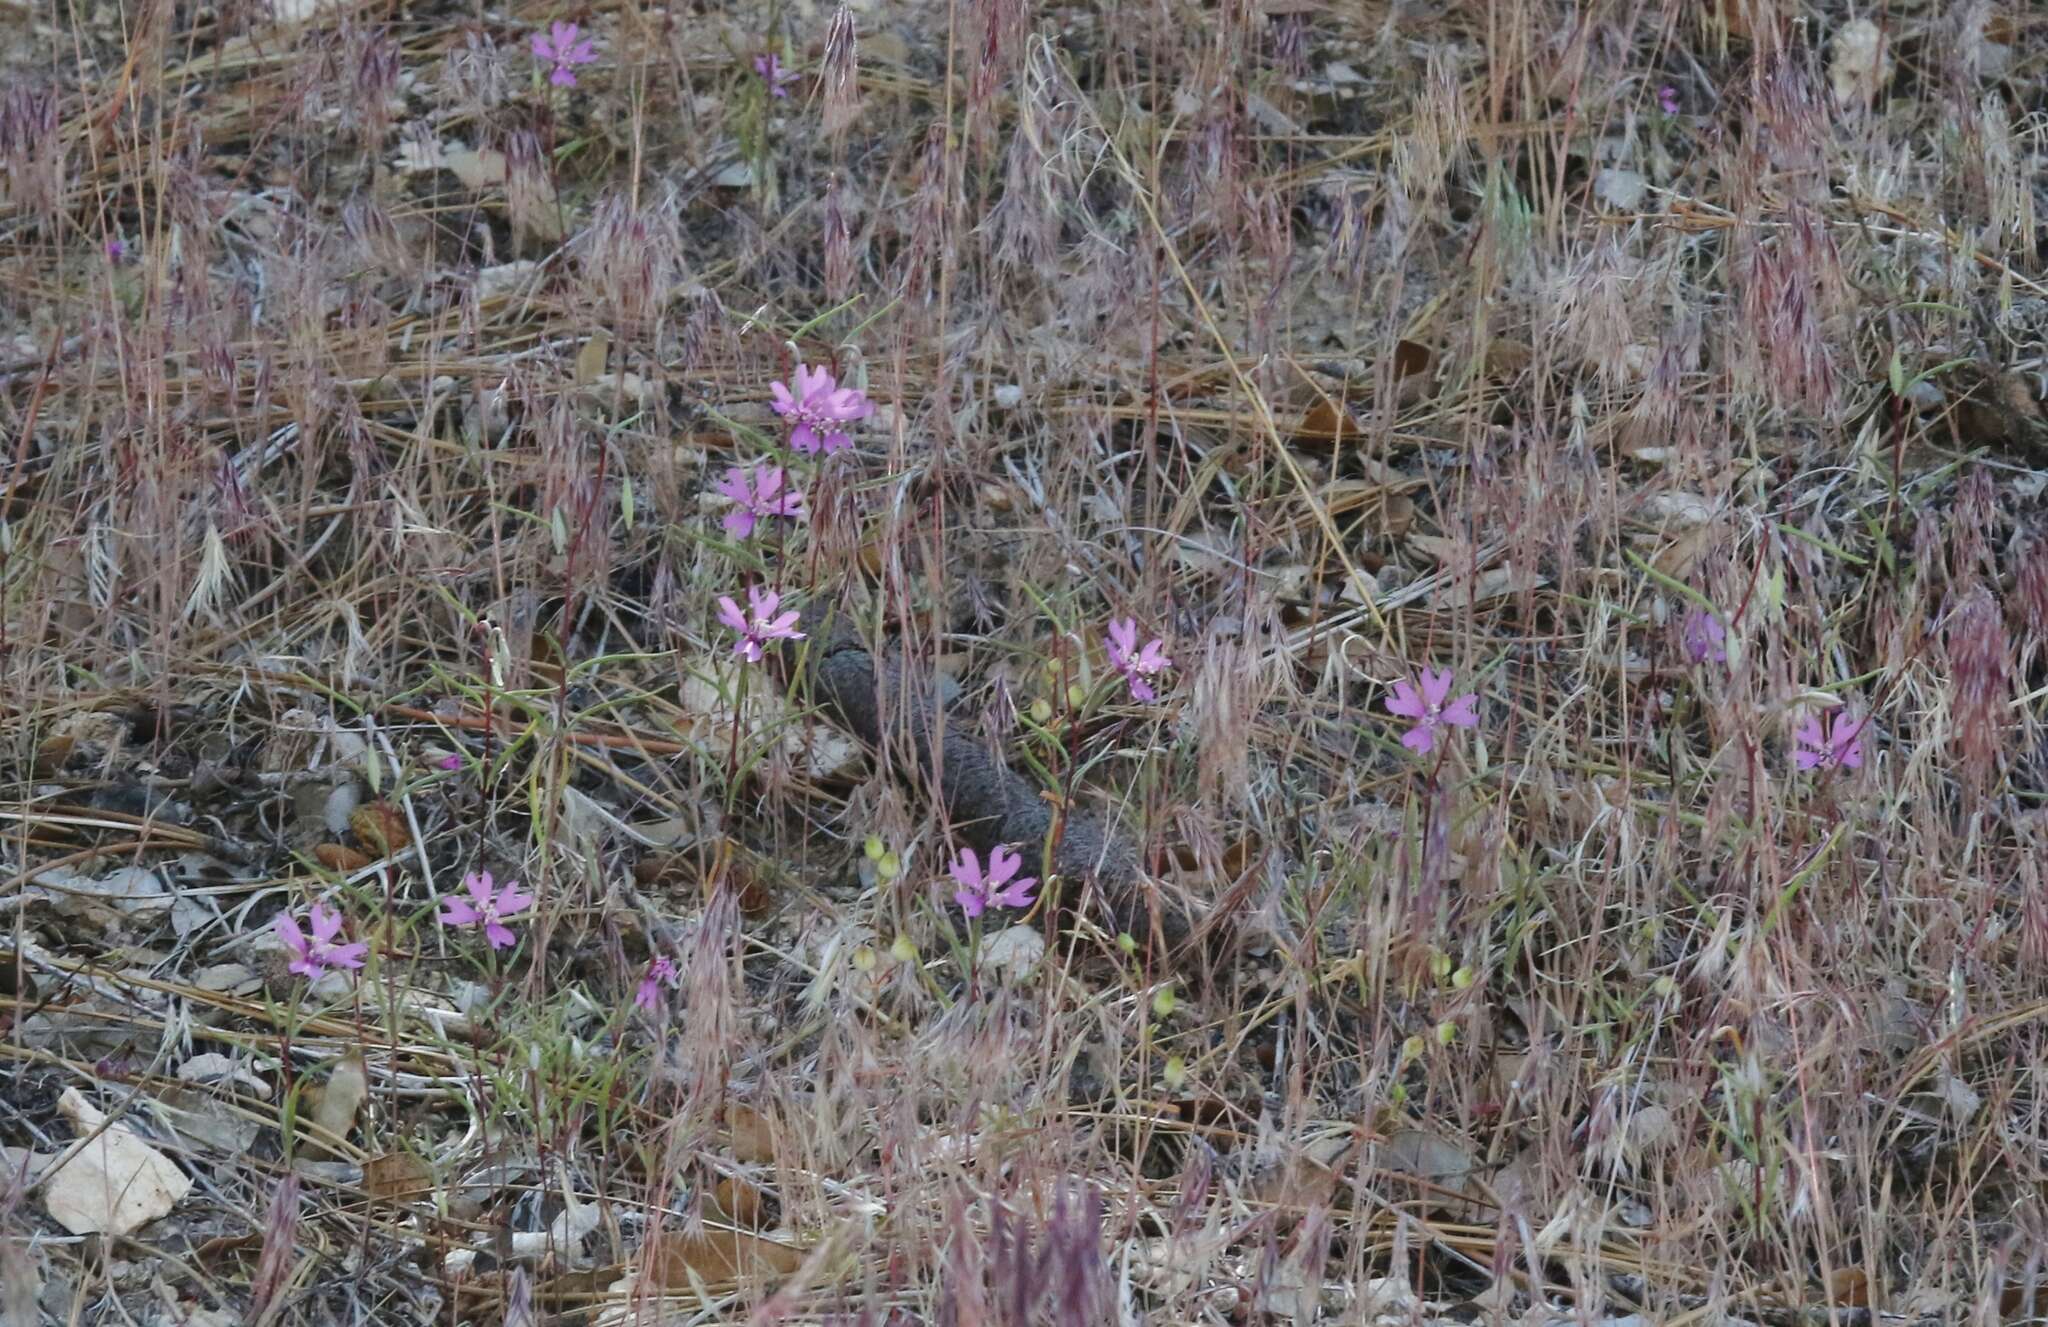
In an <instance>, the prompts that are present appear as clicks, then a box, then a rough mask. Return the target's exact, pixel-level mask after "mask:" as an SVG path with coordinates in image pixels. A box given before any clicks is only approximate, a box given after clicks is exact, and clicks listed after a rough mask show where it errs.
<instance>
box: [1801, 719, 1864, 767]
mask: <svg viewBox="0 0 2048 1327" xmlns="http://www.w3.org/2000/svg"><path fill="white" fill-rule="evenodd" d="M1867 722H1868V721H1867V720H1861V719H1857V718H1855V717H1854V716H1852V715H1851V714H1850V713H1849V711H1847V710H1845V709H1843V710H1836V711H1834V712H1833V713H1832V714H1830V715H1829V716H1828V717H1827V718H1826V719H1825V720H1823V719H1822V718H1821V716H1820V715H1818V714H1813V715H1808V716H1807V719H1806V722H1805V723H1802V724H1800V725H1799V728H1798V731H1796V732H1794V733H1793V734H1792V740H1793V742H1794V743H1795V746H1794V749H1793V752H1792V763H1793V764H1795V765H1797V766H1798V767H1799V768H1800V769H1855V768H1856V767H1857V766H1859V765H1861V764H1862V763H1863V729H1864V726H1865V724H1866V723H1867Z"/></svg>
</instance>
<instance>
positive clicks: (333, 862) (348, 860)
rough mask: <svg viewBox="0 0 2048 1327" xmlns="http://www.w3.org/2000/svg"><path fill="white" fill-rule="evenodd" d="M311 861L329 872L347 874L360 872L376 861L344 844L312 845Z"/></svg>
mask: <svg viewBox="0 0 2048 1327" xmlns="http://www.w3.org/2000/svg"><path fill="white" fill-rule="evenodd" d="M313 860H314V861H316V862H318V863H320V865H322V866H324V867H326V868H327V869H328V870H330V871H342V872H348V871H360V870H362V869H363V868H364V867H365V866H368V865H369V864H370V863H371V862H374V861H376V860H377V859H376V858H375V857H372V856H370V855H369V854H368V853H363V852H357V851H356V850H355V849H354V848H351V847H348V846H346V845H344V844H340V843H316V844H314V845H313Z"/></svg>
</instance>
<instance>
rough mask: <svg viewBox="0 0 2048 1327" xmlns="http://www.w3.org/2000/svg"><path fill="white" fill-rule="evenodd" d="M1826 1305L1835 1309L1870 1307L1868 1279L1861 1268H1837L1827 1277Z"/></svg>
mask: <svg viewBox="0 0 2048 1327" xmlns="http://www.w3.org/2000/svg"><path fill="white" fill-rule="evenodd" d="M1828 1303H1829V1304H1831V1305H1833V1306H1835V1307H1836V1308H1844V1309H1867V1308H1869V1307H1870V1277H1869V1276H1868V1275H1866V1274H1865V1273H1864V1271H1863V1269H1862V1268H1861V1267H1837V1268H1836V1269H1835V1270H1834V1273H1833V1274H1832V1275H1830V1276H1829V1277H1828Z"/></svg>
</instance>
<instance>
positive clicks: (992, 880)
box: [947, 844, 1038, 920]
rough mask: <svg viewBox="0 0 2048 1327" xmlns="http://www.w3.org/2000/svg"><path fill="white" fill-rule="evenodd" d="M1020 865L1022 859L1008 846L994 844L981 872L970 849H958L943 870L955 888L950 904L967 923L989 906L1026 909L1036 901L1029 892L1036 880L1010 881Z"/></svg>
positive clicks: (1031, 878)
mask: <svg viewBox="0 0 2048 1327" xmlns="http://www.w3.org/2000/svg"><path fill="white" fill-rule="evenodd" d="M1023 865H1024V859H1023V858H1022V857H1019V856H1018V855H1017V854H1016V853H1014V852H1012V851H1011V850H1010V848H1009V846H1008V845H1006V844H997V845H996V847H995V849H994V851H992V852H990V853H989V855H988V870H987V871H986V872H984V871H983V870H982V869H981V857H980V856H979V855H978V854H977V853H976V852H975V851H974V849H972V848H962V849H961V850H960V855H959V856H958V857H956V858H954V859H953V863H952V865H951V866H949V867H948V868H947V871H948V873H949V874H950V875H951V876H952V877H953V883H954V884H955V885H956V886H958V888H956V889H955V890H954V891H953V901H954V902H955V903H957V904H959V905H960V911H962V912H964V913H966V914H967V916H968V918H969V919H970V920H971V919H973V918H976V917H979V916H981V914H982V913H983V912H986V911H987V910H988V909H989V908H991V907H995V908H1028V907H1030V906H1031V905H1032V903H1033V902H1035V901H1036V899H1037V896H1036V895H1035V894H1033V893H1032V889H1033V887H1034V886H1036V885H1037V884H1038V877H1037V876H1030V875H1027V876H1025V877H1024V878H1023V879H1021V880H1015V879H1012V878H1011V877H1013V876H1015V875H1016V874H1017V869H1018V868H1019V867H1021V866H1023Z"/></svg>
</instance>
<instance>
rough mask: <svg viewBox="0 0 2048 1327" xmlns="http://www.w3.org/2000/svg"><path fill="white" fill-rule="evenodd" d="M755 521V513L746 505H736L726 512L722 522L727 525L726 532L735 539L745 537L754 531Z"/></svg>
mask: <svg viewBox="0 0 2048 1327" xmlns="http://www.w3.org/2000/svg"><path fill="white" fill-rule="evenodd" d="M754 522H755V516H754V513H752V512H750V511H748V510H747V509H746V508H745V507H734V508H733V509H732V510H731V511H729V512H727V513H726V514H725V520H724V521H723V522H722V524H723V525H724V526H725V532H726V533H727V534H728V535H731V536H732V537H733V538H734V539H745V538H746V537H747V536H749V535H751V534H753V533H754Z"/></svg>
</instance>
